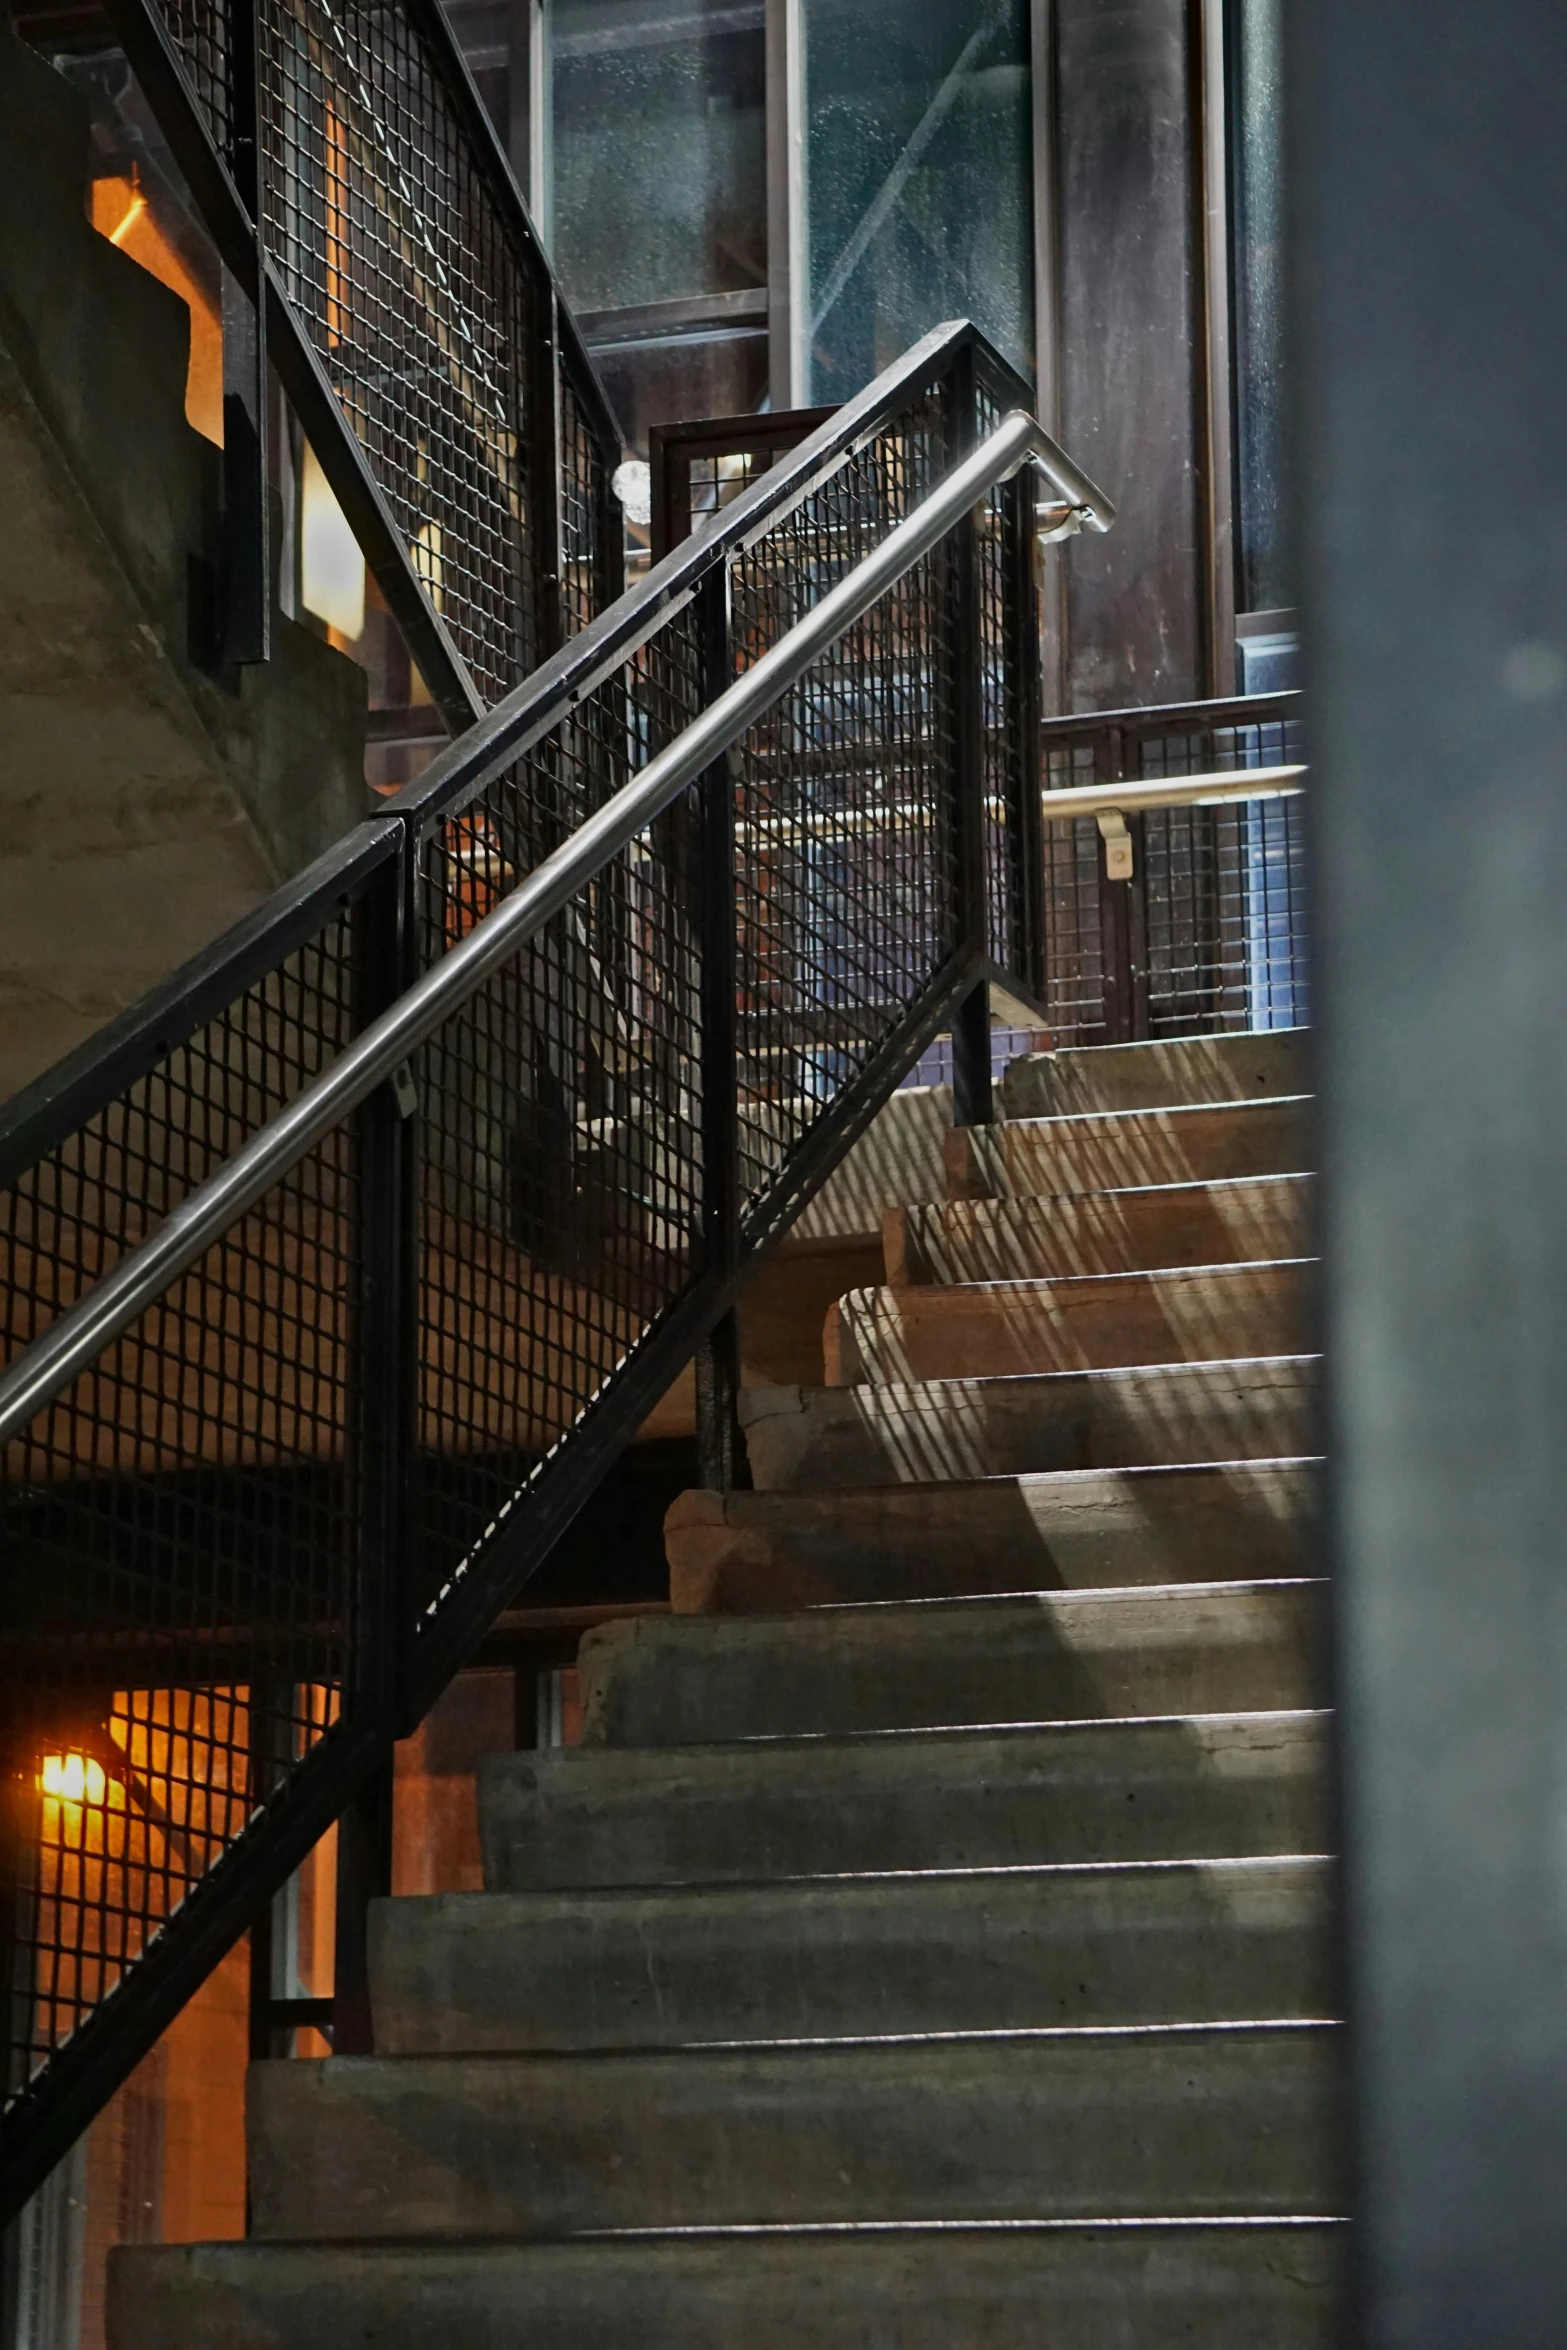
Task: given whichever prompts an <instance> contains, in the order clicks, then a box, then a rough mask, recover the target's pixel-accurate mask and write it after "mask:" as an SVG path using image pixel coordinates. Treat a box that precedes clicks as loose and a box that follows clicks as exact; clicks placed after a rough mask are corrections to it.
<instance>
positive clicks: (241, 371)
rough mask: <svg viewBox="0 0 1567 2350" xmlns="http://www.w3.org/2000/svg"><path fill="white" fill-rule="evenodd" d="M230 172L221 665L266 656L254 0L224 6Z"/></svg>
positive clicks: (268, 599) (262, 277)
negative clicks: (242, 241) (234, 197)
mask: <svg viewBox="0 0 1567 2350" xmlns="http://www.w3.org/2000/svg"><path fill="white" fill-rule="evenodd" d="M227 19H228V53H229V89H228V104H229V136H230V166H231V169H232V171H233V175H234V184H235V187H236V189H237V190H238V193H239V199H240V202H241V203H242V204H243V206H244V207H245V210H246V211H247V213H248V214H249V216H250V223H251V233H252V235H253V236H254V238H255V247H256V265H255V285H254V289H253V290H251V289H249V288H247V287H245V286H243V285H241V284H240V282H239V280H238V279H237V278H236V277H235V276H234V275H233V273H232V272H231V271H230V270H228V269H226V268H225V269H224V270H223V577H222V586H221V595H222V628H221V659H222V661H223V663H224V665H225V666H232V667H236V668H237V667H247V666H251V665H253V664H255V663H258V662H262V661H267V660H270V658H271V654H272V550H271V536H272V533H271V501H270V498H269V496H268V490H267V305H266V296H265V292H264V287H265V282H266V272H265V262H264V254H263V246H262V226H261V224H262V220H263V217H264V205H263V202H262V185H261V180H262V171H263V168H264V166H263V164H262V144H261V54H260V32H259V27H258V25H257V21H256V0H227Z"/></svg>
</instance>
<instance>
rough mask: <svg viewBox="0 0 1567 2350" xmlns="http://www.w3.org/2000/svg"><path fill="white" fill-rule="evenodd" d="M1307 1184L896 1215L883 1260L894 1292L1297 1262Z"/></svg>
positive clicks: (979, 1203) (1144, 1191)
mask: <svg viewBox="0 0 1567 2350" xmlns="http://www.w3.org/2000/svg"><path fill="white" fill-rule="evenodd" d="M1313 1198H1314V1189H1313V1182H1312V1178H1311V1177H1310V1176H1309V1175H1258V1176H1254V1177H1251V1178H1249V1179H1247V1180H1244V1181H1241V1182H1237V1183H1171V1184H1158V1185H1154V1186H1153V1187H1151V1188H1136V1187H1134V1188H1132V1189H1129V1190H1124V1191H1094V1192H1081V1193H1076V1194H1073V1195H1070V1196H1066V1197H1062V1198H1058V1199H1051V1200H1049V1201H1048V1202H1046V1201H1040V1200H1031V1199H1025V1200H1016V1199H1014V1200H953V1201H949V1202H948V1203H947V1204H946V1205H944V1206H932V1205H925V1206H916V1207H906V1208H891V1209H889V1210H888V1212H887V1215H886V1218H885V1220H884V1222H883V1225H882V1253H883V1257H884V1259H885V1262H886V1268H887V1278H888V1280H889V1281H890V1282H893V1283H903V1282H909V1283H915V1282H934V1281H1039V1280H1058V1279H1060V1278H1062V1277H1063V1276H1066V1275H1072V1274H1079V1273H1158V1272H1164V1271H1167V1270H1172V1269H1174V1268H1176V1267H1180V1266H1194V1265H1235V1264H1246V1263H1252V1264H1255V1263H1259V1262H1263V1261H1278V1260H1280V1259H1282V1258H1285V1257H1299V1256H1304V1255H1306V1254H1308V1253H1309V1251H1310V1247H1311V1232H1310V1226H1311V1220H1312V1201H1313Z"/></svg>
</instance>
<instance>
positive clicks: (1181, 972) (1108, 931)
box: [1041, 693, 1310, 1045]
mask: <svg viewBox="0 0 1567 2350" xmlns="http://www.w3.org/2000/svg"><path fill="white" fill-rule="evenodd" d="M1041 732H1042V745H1043V756H1044V778H1045V786H1046V790H1047V792H1048V791H1051V790H1061V789H1066V788H1070V787H1072V786H1073V785H1083V784H1094V783H1112V782H1121V781H1124V780H1126V779H1128V778H1133V779H1149V780H1153V779H1157V778H1160V777H1174V776H1182V775H1205V774H1228V773H1231V772H1234V771H1236V770H1241V769H1245V768H1249V767H1273V766H1279V765H1283V764H1285V763H1288V762H1295V761H1299V760H1300V759H1301V758H1303V756H1304V751H1303V748H1302V742H1303V729H1302V724H1301V697H1300V695H1299V694H1298V693H1282V694H1263V695H1258V696H1253V697H1252V698H1250V699H1246V698H1236V699H1233V700H1229V701H1219V702H1185V703H1176V704H1173V705H1169V706H1166V707H1163V708H1155V709H1144V710H1114V711H1108V712H1105V713H1103V714H1092V715H1086V716H1077V717H1071V718H1050V719H1047V720H1045V721H1044V724H1043V727H1042V730H1041ZM1045 830H1046V840H1045V851H1044V875H1045V881H1044V887H1045V908H1044V916H1043V925H1042V927H1043V931H1044V935H1045V938H1046V941H1047V946H1046V954H1047V968H1046V970H1045V972H1044V974H1043V983H1042V988H1041V995H1042V1000H1043V1003H1044V1007H1045V1010H1046V1013H1047V1015H1048V1018H1049V1025H1050V1030H1051V1034H1052V1036H1053V1037H1054V1039H1055V1042H1056V1043H1057V1044H1058V1045H1093V1044H1128V1043H1131V1042H1133V1041H1135V1040H1137V1039H1139V1038H1144V1037H1159V1036H1197V1035H1207V1034H1209V1033H1212V1032H1215V1031H1221V1030H1225V1029H1250V1028H1288V1027H1294V1026H1296V1025H1304V1024H1305V1023H1306V1021H1307V1020H1308V1019H1309V1016H1310V1010H1309V1004H1310V998H1309V975H1308V971H1307V965H1306V929H1305V819H1304V812H1303V808H1302V804H1301V802H1300V801H1299V800H1298V799H1259V800H1256V801H1246V800H1235V801H1231V802H1229V803H1227V804H1226V805H1224V806H1222V807H1190V808H1162V809H1150V810H1148V811H1146V812H1145V813H1144V814H1142V815H1134V816H1132V817H1130V818H1129V819H1128V823H1127V830H1128V833H1129V834H1130V841H1131V856H1132V873H1131V876H1130V878H1129V879H1125V880H1117V879H1113V878H1111V876H1110V873H1109V871H1108V869H1107V861H1106V856H1105V844H1104V841H1103V840H1102V838H1101V836H1100V831H1099V828H1098V826H1097V824H1096V823H1095V821H1094V819H1093V818H1092V817H1091V816H1089V817H1082V818H1079V819H1077V820H1076V821H1074V822H1073V823H1070V824H1050V825H1047V826H1046V828H1045Z"/></svg>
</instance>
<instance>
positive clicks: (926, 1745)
mask: <svg viewBox="0 0 1567 2350" xmlns="http://www.w3.org/2000/svg"><path fill="white" fill-rule="evenodd" d="M1323 1761H1324V1757H1323V1719H1322V1716H1321V1715H1320V1714H1317V1713H1313V1712H1298V1713H1274V1714H1201V1715H1191V1716H1187V1717H1185V1718H1184V1719H1180V1718H1177V1719H1171V1720H1167V1721H1145V1722H1116V1723H1102V1722H1055V1723H1050V1724H1047V1725H1045V1726H1044V1727H1041V1728H1037V1729H1017V1730H932V1731H904V1732H900V1733H897V1734H895V1735H892V1736H870V1737H861V1738H808V1739H791V1740H786V1741H777V1740H768V1741H766V1742H764V1743H760V1744H759V1743H756V1742H754V1741H753V1742H749V1743H742V1744H738V1745H734V1746H688V1747H662V1748H660V1747H654V1748H647V1747H641V1748H634V1747H624V1748H623V1747H608V1746H606V1747H596V1748H595V1747H584V1748H578V1749H576V1750H575V1751H568V1752H548V1753H531V1754H496V1755H490V1756H488V1757H487V1758H486V1759H485V1761H484V1763H483V1765H482V1766H481V1772H480V1813H481V1819H482V1836H483V1846H484V1882H485V1884H486V1886H487V1887H488V1888H489V1890H490V1891H492V1892H507V1893H513V1892H525V1891H528V1890H530V1889H534V1888H541V1889H542V1888H549V1887H565V1886H587V1885H673V1884H689V1883H693V1882H724V1881H730V1882H735V1883H740V1882H745V1881H748V1880H754V1879H756V1878H758V1877H794V1876H813V1875H821V1876H830V1875H838V1874H850V1873H852V1872H854V1871H856V1870H860V1869H910V1868H916V1869H917V1868H937V1869H950V1868H996V1867H1018V1866H1021V1865H1026V1864H1028V1863H1032V1862H1039V1861H1088V1860H1174V1859H1192V1860H1195V1859H1199V1858H1203V1857H1210V1858H1232V1857H1236V1856H1239V1855H1241V1854H1246V1853H1254V1854H1266V1853H1290V1852H1297V1853H1298V1852H1320V1851H1322V1850H1323V1849H1324V1846H1325V1842H1326V1835H1327V1790H1326V1784H1325V1780H1324V1775H1323Z"/></svg>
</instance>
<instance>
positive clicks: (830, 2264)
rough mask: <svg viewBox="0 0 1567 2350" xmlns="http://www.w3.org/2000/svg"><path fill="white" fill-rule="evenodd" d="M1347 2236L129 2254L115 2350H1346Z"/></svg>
mask: <svg viewBox="0 0 1567 2350" xmlns="http://www.w3.org/2000/svg"><path fill="white" fill-rule="evenodd" d="M1343 2239H1344V2231H1343V2229H1342V2228H1341V2227H1339V2226H1336V2225H1334V2224H1332V2223H1330V2222H1320V2221H1309V2222H1303V2223H1302V2222H1297V2223H1290V2222H1279V2223H1272V2224H1270V2223H1266V2222H1263V2223H1256V2222H1251V2221H1243V2222H1229V2223H1227V2222H1223V2221H1217V2222H1211V2223H1208V2224H1206V2225H1205V2224H1202V2223H1181V2222H1177V2223H1174V2224H1170V2225H1165V2226H1144V2227H1126V2226H1121V2227H1093V2226H1091V2225H1067V2226H1059V2225H1052V2224H1050V2223H1048V2222H1044V2223H1035V2224H1033V2225H1031V2226H1030V2225H1026V2224H1025V2225H1023V2226H1020V2227H1006V2228H982V2227H981V2228H928V2229H922V2228H913V2229H906V2228H896V2229H887V2230H877V2229H864V2230H831V2231H823V2232H822V2233H820V2234H813V2233H811V2232H809V2231H806V2232H795V2231H788V2232H782V2233H780V2232H767V2231H756V2232H737V2233H721V2232H720V2233H715V2234H713V2235H706V2234H696V2235H690V2236H679V2237H664V2238H659V2237H645V2236H644V2237H636V2238H630V2239H627V2238H621V2239H618V2240H617V2239H615V2238H611V2239H609V2240H608V2241H607V2242H606V2241H596V2242H591V2243H580V2244H530V2245H511V2244H463V2245H457V2244H453V2245H440V2246H436V2245H429V2246H412V2245H400V2244H399V2245H393V2244H383V2245H344V2246H326V2245H320V2246H316V2245H304V2246H292V2245H273V2244H195V2245H184V2244H181V2245H169V2246H162V2245H157V2246H141V2245H138V2246H135V2247H127V2248H125V2249H123V2250H121V2251H117V2252H114V2253H112V2254H111V2255H110V2271H109V2276H110V2283H109V2350H175V2346H176V2345H181V2344H191V2345H194V2344H196V2343H199V2344H200V2345H201V2350H347V2346H348V2345H350V2344H361V2343H374V2345H375V2350H454V2345H456V2344H459V2343H460V2344H461V2345H462V2350H517V2345H518V2344H519V2343H526V2345H527V2350H626V2346H627V2345H628V2344H630V2343H635V2344H636V2345H637V2346H638V2350H992V2346H993V2345H995V2344H998V2343H1006V2342H1014V2343H1027V2344H1039V2345H1040V2350H1044V2343H1045V2337H1044V2336H1043V2335H1042V2333H1041V2312H1042V2311H1046V2310H1048V2312H1049V2334H1048V2350H1171V2345H1172V2344H1174V2343H1176V2342H1187V2343H1194V2344H1201V2346H1202V2350H1331V2346H1332V2345H1333V2344H1334V2343H1336V2342H1337V2341H1339V2340H1340V2339H1341V2327H1340V2320H1339V2308H1340V2300H1341V2284H1340V2276H1341V2267H1342V2262H1343V2257H1344V2251H1343Z"/></svg>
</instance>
